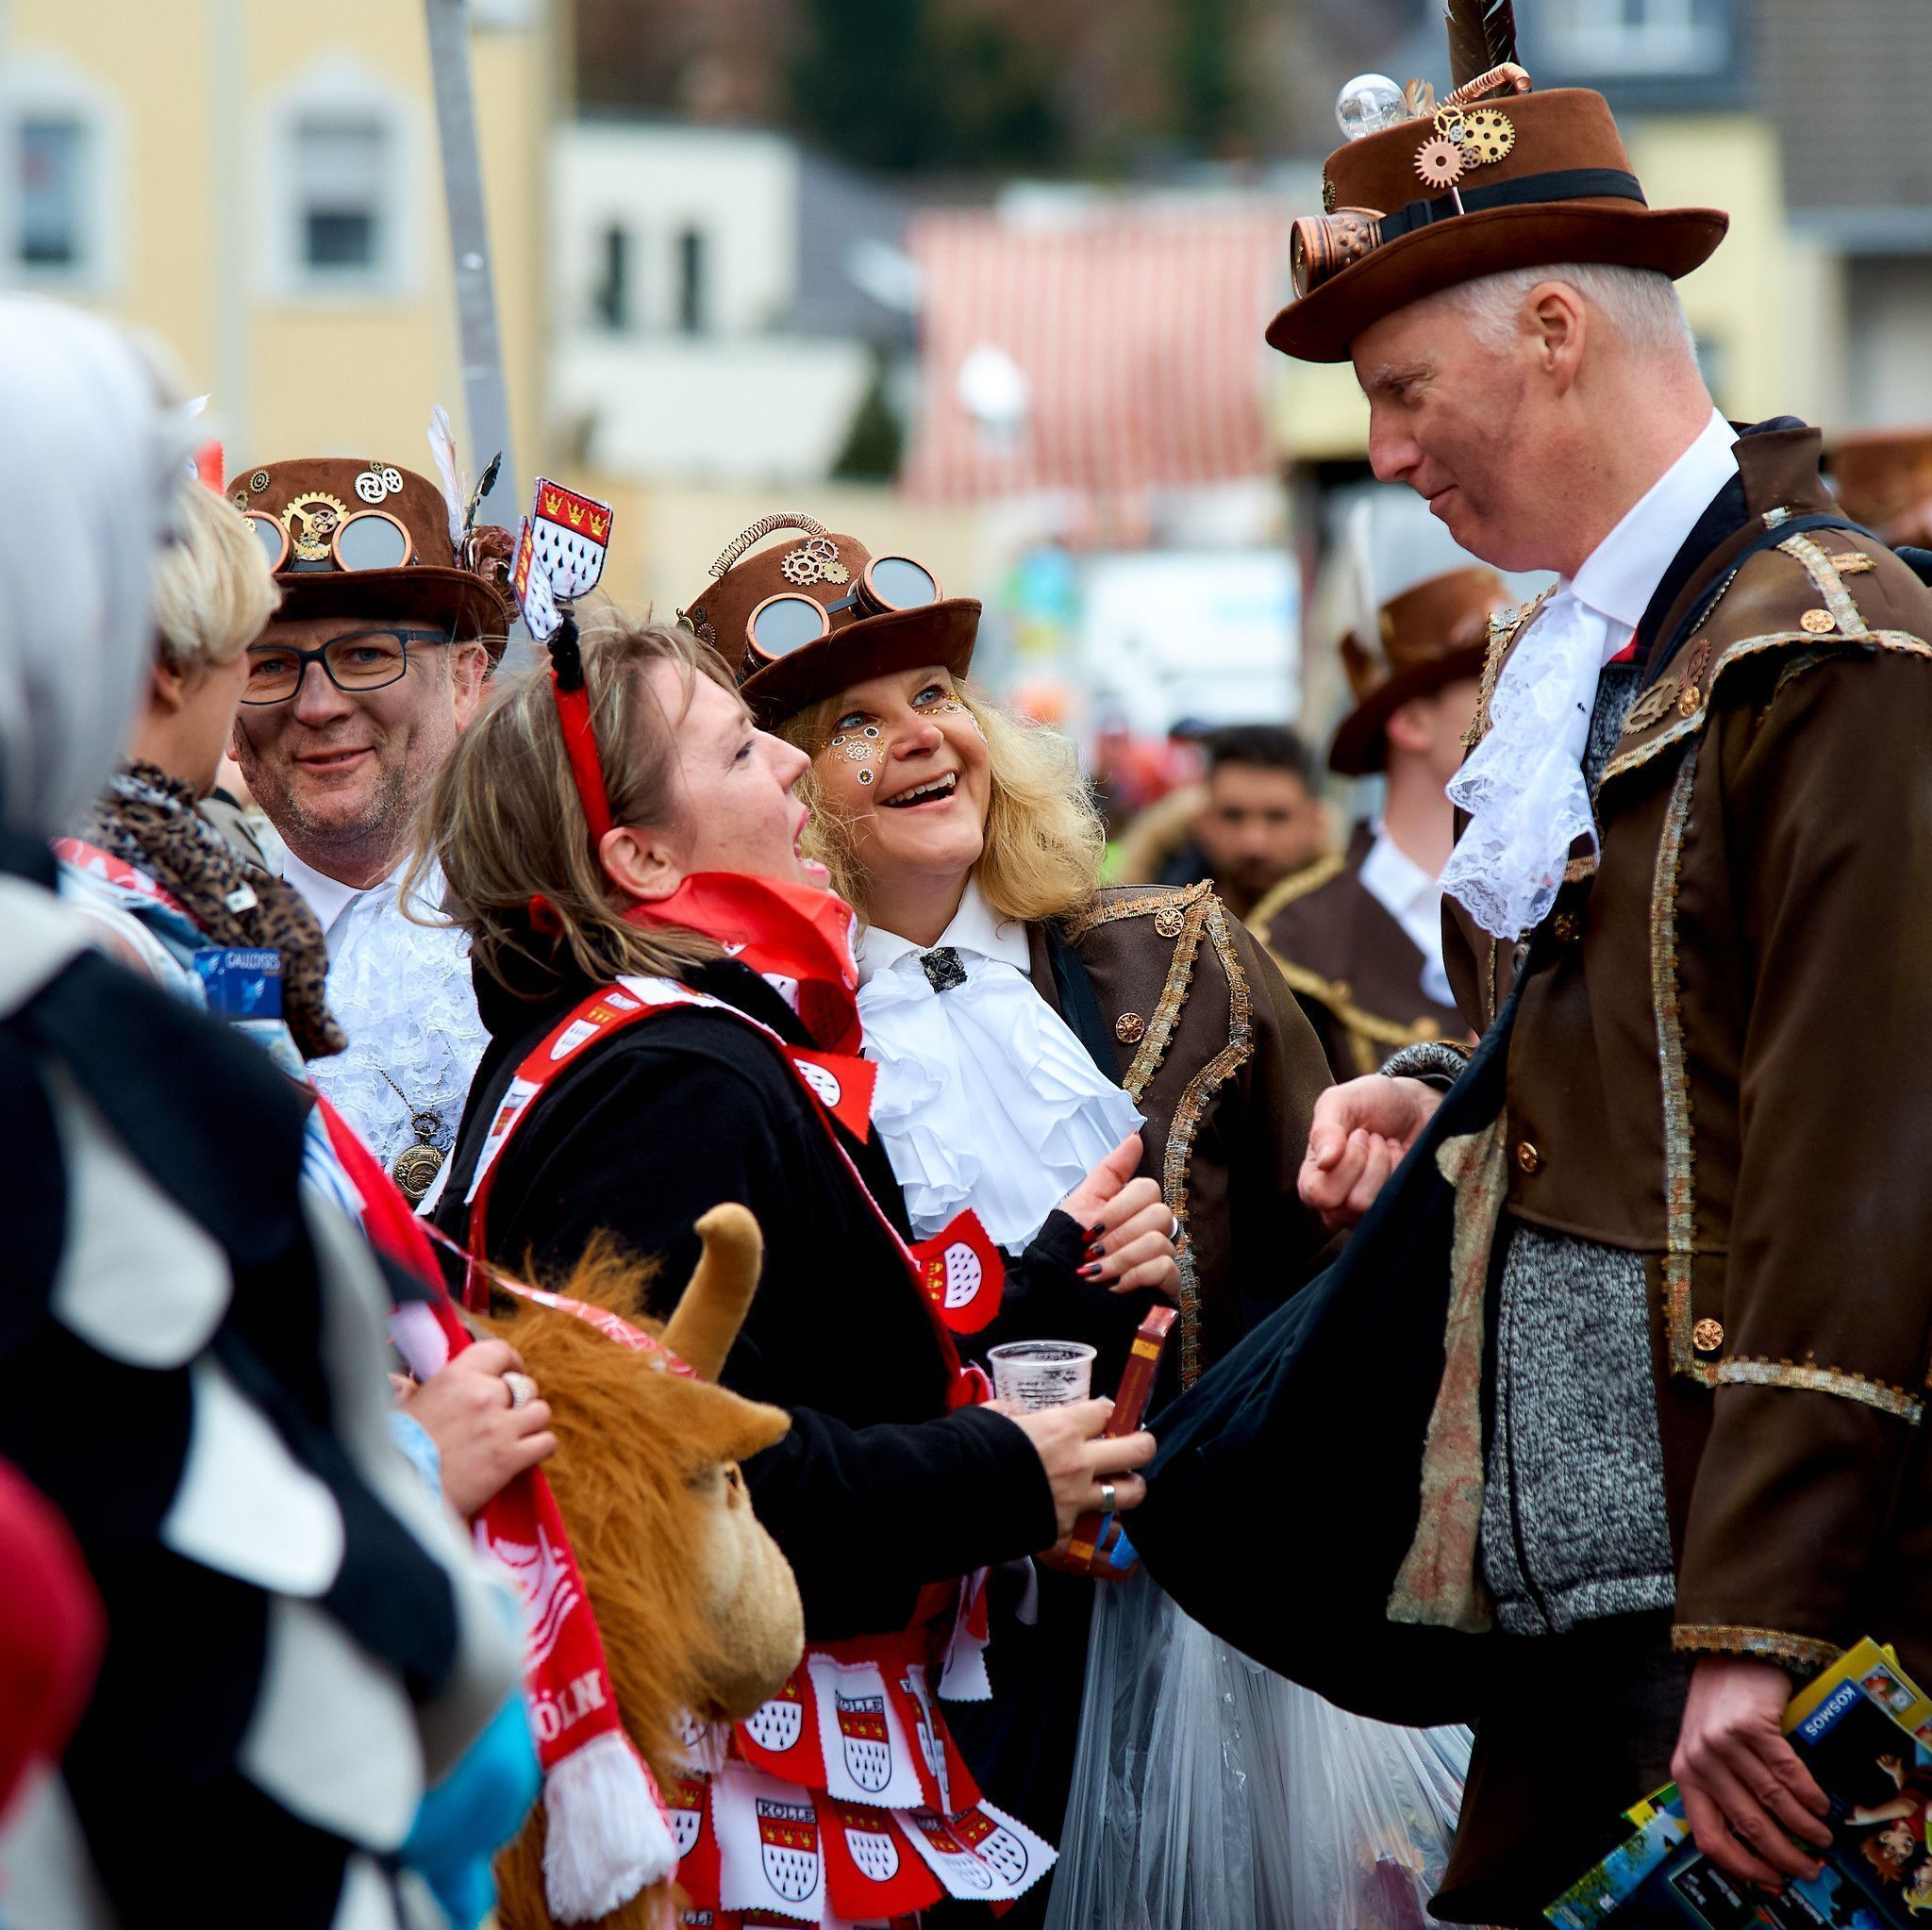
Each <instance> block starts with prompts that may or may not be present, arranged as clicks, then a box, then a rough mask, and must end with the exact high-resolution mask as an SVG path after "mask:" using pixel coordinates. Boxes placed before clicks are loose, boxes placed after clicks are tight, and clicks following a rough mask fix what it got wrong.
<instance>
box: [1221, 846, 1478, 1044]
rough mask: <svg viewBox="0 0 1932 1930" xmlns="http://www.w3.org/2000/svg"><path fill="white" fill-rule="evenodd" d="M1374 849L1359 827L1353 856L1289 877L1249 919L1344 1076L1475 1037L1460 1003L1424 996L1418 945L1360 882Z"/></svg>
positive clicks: (1321, 862)
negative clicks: (1432, 1045)
mask: <svg viewBox="0 0 1932 1930" xmlns="http://www.w3.org/2000/svg"><path fill="white" fill-rule="evenodd" d="M1373 848H1374V832H1373V831H1371V830H1370V828H1369V827H1368V826H1367V825H1366V824H1362V825H1358V826H1357V829H1356V834H1355V836H1354V837H1353V838H1352V839H1350V840H1349V845H1348V850H1347V852H1346V853H1340V854H1331V855H1330V856H1329V857H1323V858H1318V859H1317V860H1316V861H1315V862H1314V863H1313V864H1311V865H1309V866H1308V867H1307V869H1306V870H1303V871H1298V872H1295V873H1292V875H1291V876H1289V877H1286V878H1283V879H1282V880H1281V882H1280V883H1279V884H1278V885H1276V886H1274V889H1273V890H1270V891H1269V892H1268V894H1267V895H1266V896H1265V897H1264V898H1263V899H1262V900H1261V901H1260V903H1259V904H1258V905H1257V906H1256V907H1255V908H1254V910H1253V911H1252V912H1251V913H1250V914H1249V916H1248V929H1249V930H1250V931H1251V932H1253V933H1254V934H1255V936H1256V937H1257V939H1259V940H1261V942H1262V943H1263V944H1264V945H1265V946H1266V947H1267V948H1268V956H1269V957H1271V958H1273V959H1274V963H1275V964H1276V965H1277V966H1278V967H1279V968H1280V971H1281V975H1282V977H1283V978H1285V979H1286V980H1287V981H1288V987H1289V990H1291V991H1292V992H1293V993H1294V995H1295V998H1296V999H1297V1000H1298V1001H1299V1003H1300V1005H1301V1008H1302V1010H1303V1011H1304V1012H1306V1013H1307V1018H1308V1023H1309V1024H1311V1025H1312V1026H1313V1027H1314V1028H1315V1037H1316V1038H1317V1039H1319V1040H1321V1041H1322V1049H1323V1051H1324V1052H1325V1053H1326V1054H1327V1056H1328V1065H1329V1070H1330V1071H1332V1072H1333V1073H1334V1074H1335V1076H1336V1078H1337V1079H1357V1078H1360V1077H1361V1076H1362V1075H1363V1074H1364V1073H1373V1072H1374V1071H1375V1070H1376V1069H1377V1068H1378V1067H1379V1066H1380V1065H1381V1063H1382V1061H1383V1060H1384V1059H1386V1058H1387V1057H1389V1055H1390V1054H1391V1052H1394V1051H1396V1050H1398V1049H1399V1048H1400V1047H1402V1046H1405V1045H1414V1044H1419V1043H1421V1042H1422V1041H1424V1040H1430V1039H1466V1038H1467V1037H1468V1036H1469V1028H1468V1027H1467V1026H1466V1025H1464V1023H1462V1019H1461V1017H1460V1015H1459V1014H1458V1013H1457V1012H1456V1011H1455V1010H1454V1008H1453V1007H1448V1006H1439V1005H1437V1004H1436V1003H1435V1001H1434V1000H1433V999H1431V998H1429V997H1428V996H1427V994H1426V993H1424V990H1423V987H1422V978H1423V968H1424V963H1425V961H1424V957H1423V955H1422V953H1421V952H1420V951H1419V950H1418V949H1417V948H1416V943H1415V940H1413V939H1411V938H1410V937H1409V935H1408V934H1407V932H1406V931H1404V930H1403V928H1402V926H1401V925H1400V924H1398V923H1396V921H1395V919H1394V918H1393V917H1392V916H1391V914H1390V911H1389V909H1388V907H1386V906H1385V905H1384V904H1383V903H1382V902H1381V900H1380V899H1378V898H1377V897H1376V896H1375V894H1374V892H1373V891H1371V890H1368V889H1367V888H1366V887H1365V886H1364V885H1363V884H1362V877H1361V871H1362V862H1363V860H1364V859H1365V858H1366V857H1368V855H1369V853H1370V851H1371V850H1372V849H1373Z"/></svg>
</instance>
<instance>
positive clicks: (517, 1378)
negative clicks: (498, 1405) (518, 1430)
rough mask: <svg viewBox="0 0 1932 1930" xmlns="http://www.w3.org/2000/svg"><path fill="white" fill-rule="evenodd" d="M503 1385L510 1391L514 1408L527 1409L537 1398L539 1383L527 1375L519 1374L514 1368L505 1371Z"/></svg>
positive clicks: (510, 1402) (511, 1403)
mask: <svg viewBox="0 0 1932 1930" xmlns="http://www.w3.org/2000/svg"><path fill="white" fill-rule="evenodd" d="M503 1384H504V1386H505V1387H507V1388H508V1389H509V1404H510V1406H512V1407H527V1406H529V1405H530V1403H531V1402H532V1401H534V1400H535V1399H536V1398H537V1383H536V1382H535V1381H533V1380H532V1379H531V1378H530V1376H529V1375H528V1374H527V1373H518V1372H517V1371H516V1369H515V1368H513V1367H510V1368H506V1369H505V1370H504V1375H503Z"/></svg>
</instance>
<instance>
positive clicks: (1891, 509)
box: [1825, 428, 1932, 550]
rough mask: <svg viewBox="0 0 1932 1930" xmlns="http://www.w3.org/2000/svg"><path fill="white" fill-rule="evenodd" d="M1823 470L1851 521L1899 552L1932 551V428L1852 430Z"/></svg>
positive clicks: (1838, 443)
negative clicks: (1829, 473) (1909, 549)
mask: <svg viewBox="0 0 1932 1930" xmlns="http://www.w3.org/2000/svg"><path fill="white" fill-rule="evenodd" d="M1825 467H1826V468H1827V469H1828V470H1829V471H1830V472H1831V487H1832V490H1833V492H1834V493H1835V494H1836V495H1837V497H1838V499H1839V501H1840V503H1842V504H1843V505H1844V507H1845V513H1846V514H1847V515H1848V516H1851V517H1853V518H1855V519H1856V520H1857V521H1858V522H1860V523H1862V524H1864V525H1865V527H1866V528H1867V529H1870V530H1873V531H1875V532H1876V533H1877V534H1878V535H1879V536H1882V537H1883V538H1884V539H1885V541H1887V542H1889V543H1890V544H1891V545H1892V546H1893V548H1895V549H1896V548H1903V547H1906V546H1907V545H1909V546H1910V547H1912V548H1914V549H1921V550H1923V549H1932V428H1923V429H1855V430H1852V431H1850V432H1849V433H1847V434H1845V435H1842V436H1840V437H1839V439H1838V440H1837V441H1835V442H1834V443H1833V444H1832V445H1831V448H1830V449H1829V450H1828V451H1827V452H1826V457H1825Z"/></svg>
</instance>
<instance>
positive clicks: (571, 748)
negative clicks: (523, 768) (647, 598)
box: [550, 616, 611, 849]
mask: <svg viewBox="0 0 1932 1930" xmlns="http://www.w3.org/2000/svg"><path fill="white" fill-rule="evenodd" d="M550 693H551V696H552V697H553V698H554V699H555V700H556V704H557V721H558V724H559V725H560V726H561V728H562V731H563V748H564V753H565V755H566V756H567V757H569V758H570V774H571V776H572V778H573V779H574V780H575V784H576V788H577V802H578V803H579V804H580V805H582V806H583V809H584V823H585V824H588V825H589V826H590V827H591V846H592V848H593V849H594V848H595V847H596V846H598V845H600V844H602V843H603V841H604V834H605V832H607V831H608V830H609V829H610V826H611V818H610V793H609V791H608V790H607V789H606V788H605V784H604V766H603V764H602V763H601V762H600V761H599V759H598V757H597V734H596V732H595V731H594V730H592V729H591V693H590V692H589V691H588V690H586V689H585V688H584V658H583V653H582V651H581V650H580V649H579V647H578V644H577V625H576V619H575V617H570V616H567V617H565V618H564V620H563V622H562V623H561V624H558V630H557V634H556V636H554V637H553V638H552V639H551V640H550Z"/></svg>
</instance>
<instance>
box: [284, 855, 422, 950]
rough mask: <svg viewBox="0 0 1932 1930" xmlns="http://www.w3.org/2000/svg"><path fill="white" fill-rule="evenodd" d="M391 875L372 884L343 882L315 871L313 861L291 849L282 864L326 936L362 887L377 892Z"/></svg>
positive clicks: (361, 892) (357, 896)
mask: <svg viewBox="0 0 1932 1930" xmlns="http://www.w3.org/2000/svg"><path fill="white" fill-rule="evenodd" d="M394 875H395V873H393V872H391V873H390V874H389V877H384V878H378V879H377V880H376V882H375V884H373V885H369V886H366V887H358V886H356V885H345V884H343V883H342V881H341V879H340V878H332V877H330V876H329V874H328V873H326V872H319V871H317V870H316V869H315V867H314V866H313V865H312V864H305V863H304V862H303V861H302V859H301V858H299V857H296V856H295V854H294V853H293V852H292V851H291V852H290V853H289V855H288V857H286V858H285V859H284V860H283V863H282V876H283V877H284V878H285V879H286V880H287V881H288V882H289V883H290V884H291V885H293V886H294V888H295V889H296V890H298V891H300V892H301V894H302V895H303V897H305V898H306V899H308V908H309V910H311V911H312V912H314V914H315V917H316V922H317V923H319V924H320V925H321V926H322V929H323V933H324V935H325V936H326V935H327V933H328V932H329V930H330V929H331V927H333V925H334V924H335V922H336V920H337V919H339V918H340V917H341V915H342V913H343V912H344V911H346V910H347V909H348V908H349V907H350V906H351V905H352V904H354V903H355V901H356V900H357V899H358V898H359V897H361V896H362V894H363V891H364V890H370V891H379V890H382V888H383V887H384V886H385V885H387V884H388V883H389V880H390V878H391V877H393V876H394Z"/></svg>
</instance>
